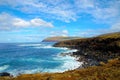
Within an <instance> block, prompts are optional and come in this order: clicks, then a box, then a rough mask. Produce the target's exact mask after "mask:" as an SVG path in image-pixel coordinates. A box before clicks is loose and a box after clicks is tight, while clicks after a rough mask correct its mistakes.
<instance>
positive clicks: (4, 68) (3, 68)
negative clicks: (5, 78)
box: [0, 65, 9, 71]
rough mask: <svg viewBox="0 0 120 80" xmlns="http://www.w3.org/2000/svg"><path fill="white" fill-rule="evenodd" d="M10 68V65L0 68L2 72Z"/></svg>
mask: <svg viewBox="0 0 120 80" xmlns="http://www.w3.org/2000/svg"><path fill="white" fill-rule="evenodd" d="M8 67H9V65H4V66H0V71H4V70H6V69H7V68H8Z"/></svg>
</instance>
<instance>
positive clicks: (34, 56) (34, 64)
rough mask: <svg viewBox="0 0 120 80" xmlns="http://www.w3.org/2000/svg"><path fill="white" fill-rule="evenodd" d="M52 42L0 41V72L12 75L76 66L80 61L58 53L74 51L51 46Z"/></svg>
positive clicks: (63, 69)
mask: <svg viewBox="0 0 120 80" xmlns="http://www.w3.org/2000/svg"><path fill="white" fill-rule="evenodd" d="M52 45H53V43H47V42H41V43H19V44H18V43H17V44H16V43H14V44H13V43H9V44H8V43H1V44H0V72H9V73H11V74H13V75H18V74H23V73H24V74H26V73H27V74H28V73H38V72H64V71H67V70H73V69H75V68H78V67H79V66H80V65H81V64H82V62H81V63H80V62H77V61H76V60H75V58H74V57H71V56H60V55H59V54H60V53H65V52H74V51H75V50H69V49H67V48H55V47H52Z"/></svg>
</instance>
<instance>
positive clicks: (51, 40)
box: [42, 36, 80, 42]
mask: <svg viewBox="0 0 120 80" xmlns="http://www.w3.org/2000/svg"><path fill="white" fill-rule="evenodd" d="M73 39H80V37H62V36H58V37H48V38H46V39H44V40H43V41H42V42H60V41H66V40H73Z"/></svg>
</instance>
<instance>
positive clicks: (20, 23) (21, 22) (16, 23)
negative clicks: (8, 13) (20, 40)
mask: <svg viewBox="0 0 120 80" xmlns="http://www.w3.org/2000/svg"><path fill="white" fill-rule="evenodd" d="M12 24H13V26H16V27H28V26H30V22H28V21H25V20H23V19H20V18H13V21H12Z"/></svg>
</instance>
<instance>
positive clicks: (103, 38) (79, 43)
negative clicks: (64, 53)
mask: <svg viewBox="0 0 120 80" xmlns="http://www.w3.org/2000/svg"><path fill="white" fill-rule="evenodd" d="M54 46H55V47H68V48H74V49H78V52H75V53H73V55H77V56H84V57H85V58H89V59H94V60H96V61H107V60H108V59H112V58H116V57H118V56H120V32H117V33H110V34H104V35H100V36H97V37H92V38H84V39H75V40H68V41H61V42H59V43H56V44H55V45H54Z"/></svg>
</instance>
